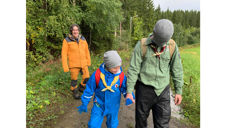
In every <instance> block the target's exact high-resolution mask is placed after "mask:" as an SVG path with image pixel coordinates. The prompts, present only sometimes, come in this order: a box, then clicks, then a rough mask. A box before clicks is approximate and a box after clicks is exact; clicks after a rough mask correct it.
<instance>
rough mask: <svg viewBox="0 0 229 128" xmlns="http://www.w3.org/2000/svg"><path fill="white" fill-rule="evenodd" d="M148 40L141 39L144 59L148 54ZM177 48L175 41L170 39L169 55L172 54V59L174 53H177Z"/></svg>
mask: <svg viewBox="0 0 229 128" xmlns="http://www.w3.org/2000/svg"><path fill="white" fill-rule="evenodd" d="M146 40H147V38H142V39H141V49H142V58H144V57H145V55H146V52H147V46H146V45H145V42H146ZM175 46H176V43H175V41H174V40H173V39H170V40H169V53H170V59H171V58H172V56H173V53H174V51H175Z"/></svg>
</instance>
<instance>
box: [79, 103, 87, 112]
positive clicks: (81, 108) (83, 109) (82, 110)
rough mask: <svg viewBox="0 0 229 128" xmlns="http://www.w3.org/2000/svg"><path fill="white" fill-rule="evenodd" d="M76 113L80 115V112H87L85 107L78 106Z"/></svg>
mask: <svg viewBox="0 0 229 128" xmlns="http://www.w3.org/2000/svg"><path fill="white" fill-rule="evenodd" d="M77 109H78V112H79V113H80V114H81V113H82V112H87V105H84V104H82V105H80V106H79V107H77Z"/></svg>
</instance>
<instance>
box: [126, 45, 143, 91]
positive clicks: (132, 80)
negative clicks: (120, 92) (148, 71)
mask: <svg viewBox="0 0 229 128" xmlns="http://www.w3.org/2000/svg"><path fill="white" fill-rule="evenodd" d="M141 62H142V52H141V42H140V41H138V43H137V44H136V46H135V48H134V51H133V53H132V56H131V59H130V66H129V68H128V72H127V93H132V92H133V90H134V86H135V84H136V81H137V79H138V74H139V73H140V68H141Z"/></svg>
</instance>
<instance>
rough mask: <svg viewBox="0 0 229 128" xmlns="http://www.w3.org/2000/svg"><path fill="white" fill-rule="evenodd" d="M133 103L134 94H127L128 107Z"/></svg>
mask: <svg viewBox="0 0 229 128" xmlns="http://www.w3.org/2000/svg"><path fill="white" fill-rule="evenodd" d="M132 103H135V96H134V93H133V92H132V94H130V93H127V94H126V105H127V106H130V105H131V104H132Z"/></svg>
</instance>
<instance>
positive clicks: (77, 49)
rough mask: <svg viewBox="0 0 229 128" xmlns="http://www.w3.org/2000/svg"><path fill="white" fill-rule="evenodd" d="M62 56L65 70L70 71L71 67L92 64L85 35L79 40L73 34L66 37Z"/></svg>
mask: <svg viewBox="0 0 229 128" xmlns="http://www.w3.org/2000/svg"><path fill="white" fill-rule="evenodd" d="M61 56H62V66H63V69H64V72H68V71H69V68H73V67H81V68H82V67H85V66H90V65H91V57H90V52H89V49H88V45H87V41H86V39H85V38H84V37H83V36H79V40H75V39H74V38H72V36H71V35H69V36H68V37H66V38H65V39H64V40H63V45H62V52H61ZM67 60H68V63H67Z"/></svg>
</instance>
